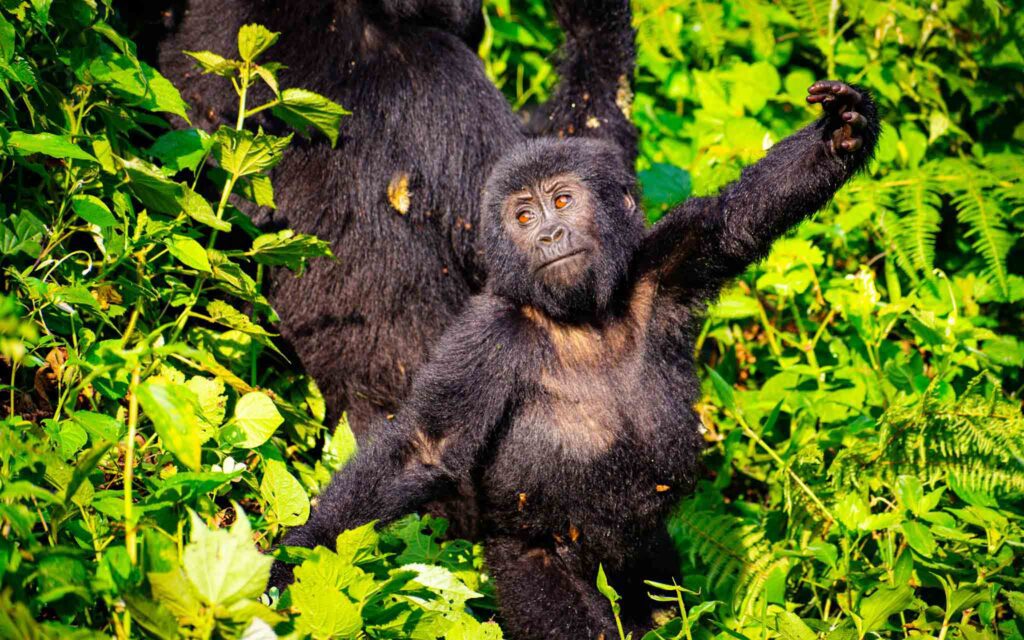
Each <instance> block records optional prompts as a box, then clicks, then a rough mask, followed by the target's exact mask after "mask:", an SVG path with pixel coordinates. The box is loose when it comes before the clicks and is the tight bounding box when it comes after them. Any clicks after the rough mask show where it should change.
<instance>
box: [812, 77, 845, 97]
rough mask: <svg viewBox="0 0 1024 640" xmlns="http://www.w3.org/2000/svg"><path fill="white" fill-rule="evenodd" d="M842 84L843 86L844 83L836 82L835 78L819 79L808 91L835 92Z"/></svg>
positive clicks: (815, 92) (814, 92)
mask: <svg viewBox="0 0 1024 640" xmlns="http://www.w3.org/2000/svg"><path fill="white" fill-rule="evenodd" d="M841 86H843V83H841V82H836V81H835V80H818V81H817V82H815V83H814V84H812V85H811V86H810V87H808V88H807V93H810V94H822V93H835V92H836V91H837V90H838V89H839V87H841Z"/></svg>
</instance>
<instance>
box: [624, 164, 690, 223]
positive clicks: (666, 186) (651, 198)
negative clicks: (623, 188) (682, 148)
mask: <svg viewBox="0 0 1024 640" xmlns="http://www.w3.org/2000/svg"><path fill="white" fill-rule="evenodd" d="M637 177H638V178H639V179H640V186H641V188H642V193H643V194H644V210H646V211H647V212H648V215H650V213H651V210H652V209H658V210H661V211H665V210H668V209H669V208H671V207H674V206H676V205H677V204H679V203H681V202H683V201H684V200H686V199H687V198H689V197H690V193H691V192H692V190H693V185H692V183H691V180H690V174H689V173H687V172H686V171H684V170H682V169H680V168H679V167H676V166H674V165H671V164H665V163H661V162H657V163H654V164H652V165H651V168H650V169H645V170H643V171H641V172H640V173H639V175H638V176H637Z"/></svg>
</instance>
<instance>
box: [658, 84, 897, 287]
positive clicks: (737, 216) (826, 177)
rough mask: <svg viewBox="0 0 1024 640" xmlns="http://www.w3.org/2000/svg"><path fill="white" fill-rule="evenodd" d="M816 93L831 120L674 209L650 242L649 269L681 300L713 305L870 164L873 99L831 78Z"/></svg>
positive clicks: (876, 127) (804, 131)
mask: <svg viewBox="0 0 1024 640" xmlns="http://www.w3.org/2000/svg"><path fill="white" fill-rule="evenodd" d="M809 94H810V95H809V96H808V98H807V100H808V102H811V103H821V104H822V106H823V107H824V109H825V113H824V115H823V116H822V117H821V118H820V119H819V120H817V121H816V122H814V123H812V124H810V125H808V126H806V127H804V128H803V129H801V130H800V131H798V132H796V133H795V134H793V135H791V136H789V137H788V138H786V139H784V140H782V141H781V142H779V143H778V144H776V145H775V146H773V147H772V148H771V150H770V151H769V152H768V155H766V156H765V157H764V158H763V159H762V160H761V161H760V162H758V163H757V164H755V165H753V166H750V167H747V168H746V169H744V170H743V175H742V177H740V179H739V180H737V181H736V182H734V183H732V184H730V185H729V186H727V187H725V189H724V190H723V191H722V192H721V193H720V194H719V195H717V196H713V197H706V198H693V199H691V200H688V201H686V202H685V203H683V204H682V205H680V206H678V207H676V208H675V209H673V210H672V211H670V212H669V213H668V214H667V215H666V216H665V218H663V219H662V220H661V221H660V222H659V223H658V224H656V225H655V226H654V227H653V228H652V229H651V231H650V233H649V234H648V236H647V238H646V239H645V242H644V246H643V247H642V249H641V254H640V255H641V261H642V263H643V264H642V269H650V270H655V271H657V272H659V275H660V280H661V281H662V283H663V284H665V285H668V288H669V290H671V291H674V292H675V293H676V294H677V295H679V296H680V297H681V298H685V299H689V300H707V299H710V298H712V297H714V296H715V295H716V294H717V293H718V290H719V289H720V288H721V287H722V286H723V285H724V284H725V283H726V282H727V281H728V280H730V279H731V278H734V277H735V276H737V275H739V274H740V273H742V272H743V270H744V269H746V267H747V266H748V265H750V264H751V263H753V262H755V261H757V260H759V259H761V258H763V257H764V256H765V255H766V254H767V253H768V250H769V249H770V248H771V245H772V243H773V242H774V241H775V239H776V238H778V237H779V236H780V235H782V234H783V233H785V232H786V231H787V230H788V229H789V228H791V227H792V226H793V225H795V224H796V223H798V222H800V221H801V220H803V219H804V218H806V217H807V216H809V215H810V214H812V213H814V212H815V211H817V210H819V209H821V208H822V207H823V206H825V204H826V203H827V202H828V201H829V200H830V199H831V198H832V196H833V195H834V194H835V192H836V191H838V190H839V188H840V187H842V186H843V184H844V183H845V182H846V181H847V180H848V179H849V178H850V177H851V176H853V175H854V174H855V173H856V172H857V171H859V170H860V169H862V168H863V167H864V166H865V165H866V164H867V162H868V160H869V159H870V158H871V155H872V153H873V151H874V147H875V142H876V140H877V138H878V132H879V122H878V114H877V111H876V108H875V103H874V101H873V100H872V99H871V96H870V95H869V94H868V93H867V92H866V91H864V90H863V89H855V88H853V87H851V86H849V85H846V84H843V83H841V82H835V81H829V80H825V81H820V82H816V83H814V84H813V85H812V86H811V88H810V89H809Z"/></svg>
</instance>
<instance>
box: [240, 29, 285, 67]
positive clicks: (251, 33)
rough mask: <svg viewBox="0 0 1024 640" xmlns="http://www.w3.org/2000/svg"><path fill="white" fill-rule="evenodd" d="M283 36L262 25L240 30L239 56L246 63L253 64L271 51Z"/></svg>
mask: <svg viewBox="0 0 1024 640" xmlns="http://www.w3.org/2000/svg"><path fill="white" fill-rule="evenodd" d="M280 35H281V34H279V33H276V32H273V31H271V30H269V29H267V28H266V27H264V26H263V25H261V24H247V25H244V26H243V27H242V28H241V29H239V30H238V55H239V56H241V58H242V60H245V61H246V62H252V61H253V60H255V59H256V57H257V56H259V55H260V54H261V53H263V52H264V51H266V50H267V49H269V48H270V47H271V46H273V44H274V43H275V42H277V38H278V36H280Z"/></svg>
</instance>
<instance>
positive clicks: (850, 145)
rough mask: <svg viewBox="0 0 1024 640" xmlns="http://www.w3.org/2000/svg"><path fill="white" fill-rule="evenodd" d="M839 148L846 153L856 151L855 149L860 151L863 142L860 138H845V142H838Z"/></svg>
mask: <svg viewBox="0 0 1024 640" xmlns="http://www.w3.org/2000/svg"><path fill="white" fill-rule="evenodd" d="M839 146H841V147H842V148H843V149H844V150H846V151H856V150H857V149H860V148H861V147H862V146H864V141H863V140H861V139H860V138H847V139H846V140H843V141H842V142H840V143H839Z"/></svg>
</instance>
